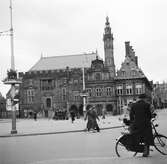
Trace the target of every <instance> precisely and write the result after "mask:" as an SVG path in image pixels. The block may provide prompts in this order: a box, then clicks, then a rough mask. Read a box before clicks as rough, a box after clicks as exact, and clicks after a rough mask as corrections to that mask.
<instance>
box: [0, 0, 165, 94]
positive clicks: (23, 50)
mask: <svg viewBox="0 0 167 164" xmlns="http://www.w3.org/2000/svg"><path fill="white" fill-rule="evenodd" d="M106 16H109V21H110V25H111V28H112V33H113V35H114V57H115V65H116V69H119V68H120V66H121V63H122V62H123V60H124V58H125V45H124V42H125V41H130V42H131V45H132V46H133V48H134V50H135V52H136V55H137V56H138V60H139V66H140V67H141V69H142V70H143V72H144V73H145V75H146V76H147V77H148V79H149V80H153V81H154V82H156V81H160V82H162V81H163V80H165V81H167V74H166V70H167V20H166V17H167V1H166V0H28V1H26V0H13V27H14V55H15V67H16V69H17V70H18V71H19V72H26V71H28V70H29V69H30V68H31V67H32V66H33V65H34V64H35V63H36V62H37V61H38V60H39V59H40V57H41V53H42V54H43V56H60V55H73V54H82V53H89V52H92V51H96V49H97V50H98V53H99V55H100V56H101V57H102V58H104V49H103V40H102V39H103V33H104V27H105V19H106ZM9 29H10V12H9V0H0V32H1V31H6V30H9ZM10 57H11V52H10V37H9V36H8V35H1V36H0V80H2V79H3V78H4V77H5V76H6V72H7V69H9V68H10ZM8 89H9V86H6V85H4V84H3V83H2V81H0V92H1V93H2V94H3V95H5V94H6V93H7V91H8Z"/></svg>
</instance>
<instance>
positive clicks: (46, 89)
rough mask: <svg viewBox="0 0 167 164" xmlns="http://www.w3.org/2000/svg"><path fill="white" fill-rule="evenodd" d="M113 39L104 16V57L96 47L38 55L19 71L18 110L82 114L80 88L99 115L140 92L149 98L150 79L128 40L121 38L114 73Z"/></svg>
mask: <svg viewBox="0 0 167 164" xmlns="http://www.w3.org/2000/svg"><path fill="white" fill-rule="evenodd" d="M113 40H114V39H113V34H112V32H111V27H110V23H109V18H108V17H107V18H106V23H105V29H104V34H103V41H104V56H105V60H104V61H103V60H102V59H101V58H100V57H99V55H98V52H97V51H96V52H92V53H87V54H79V55H69V56H54V57H42V56H41V58H40V60H39V61H38V62H37V63H36V64H35V65H34V66H33V67H32V68H31V69H30V70H29V71H28V72H26V73H20V74H19V76H20V77H21V78H22V84H21V85H20V109H21V111H23V113H24V114H25V113H28V112H29V111H36V112H38V113H40V112H41V113H42V115H43V116H45V117H51V116H53V114H54V113H55V112H58V111H63V112H66V113H70V111H75V113H76V115H77V116H80V115H83V98H82V94H83V92H85V93H86V94H87V96H86V106H87V107H88V106H90V105H95V106H96V109H97V113H98V114H99V115H101V114H102V112H103V111H106V112H110V113H113V114H117V113H120V111H121V107H122V106H123V105H125V104H127V103H128V102H129V101H131V100H134V99H135V98H136V97H137V96H138V95H139V94H141V93H146V94H147V95H148V97H150V99H151V91H152V86H151V83H150V82H149V81H148V79H147V77H146V76H145V75H144V73H143V72H142V70H141V69H140V68H139V66H138V60H137V56H135V52H134V50H133V49H132V47H131V46H130V43H129V42H125V49H126V55H125V60H124V62H123V63H122V66H121V68H120V70H118V71H117V73H116V71H115V64H114V46H113V45H114V44H113ZM83 68H84V71H83ZM83 73H84V76H83ZM83 77H84V79H83ZM83 80H84V82H85V90H83Z"/></svg>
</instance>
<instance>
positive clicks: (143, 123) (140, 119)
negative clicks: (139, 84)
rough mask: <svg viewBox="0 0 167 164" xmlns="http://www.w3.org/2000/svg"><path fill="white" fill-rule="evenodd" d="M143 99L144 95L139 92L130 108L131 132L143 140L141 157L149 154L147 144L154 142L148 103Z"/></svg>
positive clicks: (138, 139) (137, 138)
mask: <svg viewBox="0 0 167 164" xmlns="http://www.w3.org/2000/svg"><path fill="white" fill-rule="evenodd" d="M145 99H146V95H145V94H141V95H140V96H139V100H138V101H137V102H136V103H134V104H133V105H132V107H131V110H130V122H131V123H132V124H131V127H130V129H131V134H132V135H133V134H134V136H135V138H136V140H137V141H140V140H142V141H143V142H144V151H143V157H147V156H148V155H149V146H150V145H153V144H154V140H153V133H152V126H151V110H150V104H149V103H147V102H146V101H145Z"/></svg>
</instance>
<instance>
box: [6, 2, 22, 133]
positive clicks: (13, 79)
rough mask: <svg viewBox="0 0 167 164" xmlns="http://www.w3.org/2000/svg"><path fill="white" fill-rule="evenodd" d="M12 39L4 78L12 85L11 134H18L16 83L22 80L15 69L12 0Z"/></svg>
mask: <svg viewBox="0 0 167 164" xmlns="http://www.w3.org/2000/svg"><path fill="white" fill-rule="evenodd" d="M9 8H10V26H11V28H10V40H11V68H10V70H9V71H8V72H7V78H6V79H4V81H3V82H4V84H7V85H11V89H10V93H9V95H10V96H9V97H10V100H11V102H12V103H11V111H12V130H11V134H16V133H17V130H16V109H15V96H16V84H20V83H21V81H20V80H19V79H17V72H16V70H15V63H14V44H13V22H12V0H10V7H9Z"/></svg>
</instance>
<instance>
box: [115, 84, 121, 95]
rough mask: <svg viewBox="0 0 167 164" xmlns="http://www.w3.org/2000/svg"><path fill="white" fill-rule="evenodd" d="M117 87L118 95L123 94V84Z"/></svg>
mask: <svg viewBox="0 0 167 164" xmlns="http://www.w3.org/2000/svg"><path fill="white" fill-rule="evenodd" d="M116 89H117V94H118V95H123V85H118V86H117V87H116Z"/></svg>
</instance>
